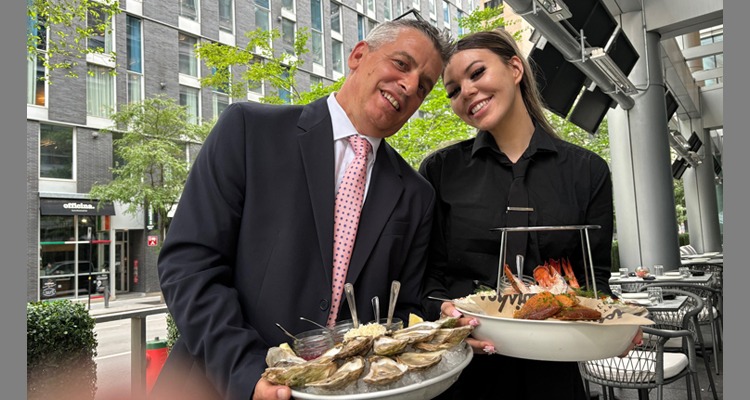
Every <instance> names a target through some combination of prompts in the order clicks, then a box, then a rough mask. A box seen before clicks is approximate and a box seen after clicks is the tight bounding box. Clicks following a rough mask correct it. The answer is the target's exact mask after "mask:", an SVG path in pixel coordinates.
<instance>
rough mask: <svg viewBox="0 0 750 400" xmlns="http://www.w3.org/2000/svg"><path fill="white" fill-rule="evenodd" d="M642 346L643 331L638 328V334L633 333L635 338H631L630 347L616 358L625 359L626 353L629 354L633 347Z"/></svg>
mask: <svg viewBox="0 0 750 400" xmlns="http://www.w3.org/2000/svg"><path fill="white" fill-rule="evenodd" d="M642 344H643V329H641V328H638V332H636V333H635V336H633V340H631V341H630V346H628V349H627V350H625V352H623V353H622V354H620V355H619V356H618V357H627V355H628V353H630V350H633V349H634V348H635V346H640V345H642Z"/></svg>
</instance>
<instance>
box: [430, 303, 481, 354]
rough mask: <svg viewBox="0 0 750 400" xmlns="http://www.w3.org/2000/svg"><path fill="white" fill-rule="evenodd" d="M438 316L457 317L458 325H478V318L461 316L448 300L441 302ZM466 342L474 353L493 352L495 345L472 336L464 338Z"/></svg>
mask: <svg viewBox="0 0 750 400" xmlns="http://www.w3.org/2000/svg"><path fill="white" fill-rule="evenodd" d="M440 316H441V318H442V317H448V316H450V317H455V318H458V325H459V326H463V325H471V326H473V327H477V326H479V320H478V319H476V318H469V317H463V314H461V311H458V310H457V309H456V307H455V306H453V303H451V302H450V301H446V302H443V304H442V305H440ZM466 344H468V345H469V346H471V348H472V350H474V353H475V354H495V345H494V344H493V343H492V342H489V341H486V340H479V339H474V338H473V337H471V336H470V337H467V338H466Z"/></svg>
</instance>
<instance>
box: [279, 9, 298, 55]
mask: <svg viewBox="0 0 750 400" xmlns="http://www.w3.org/2000/svg"><path fill="white" fill-rule="evenodd" d="M295 25H296V23H295V22H294V21H292V20H290V19H287V18H281V43H282V45H283V49H284V52H285V53H287V54H289V55H290V56H294V31H295V29H296V26H295Z"/></svg>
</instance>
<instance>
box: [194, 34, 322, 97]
mask: <svg viewBox="0 0 750 400" xmlns="http://www.w3.org/2000/svg"><path fill="white" fill-rule="evenodd" d="M245 36H246V37H247V38H248V40H249V41H248V44H247V46H245V48H244V49H241V48H238V47H234V46H227V45H225V44H222V43H204V44H199V45H196V52H197V54H198V57H199V58H200V59H201V60H203V62H204V63H205V64H206V66H207V67H209V68H211V69H212V70H213V73H212V74H211V75H209V76H206V77H203V78H201V85H202V86H204V87H205V86H212V87H218V88H221V89H223V90H225V91H227V93H229V94H230V96H231V97H239V98H242V97H245V95H246V93H247V89H248V82H250V83H252V84H260V83H262V82H268V83H269V84H270V86H271V88H272V90H271V93H270V94H268V95H266V96H264V97H263V98H261V102H263V103H270V104H283V103H285V100H284V99H283V98H282V96H280V91H287V92H289V93H290V97H291V99H290V100H291V102H292V103H295V104H300V101H301V100H302V98H303V95H302V90H301V88H300V87H299V83H298V82H297V78H296V76H297V71H298V70H299V68H300V67H301V66H302V65H303V64H304V63H305V61H304V59H303V55H304V54H306V53H307V52H308V51H309V50H308V49H307V40H308V39H309V37H310V34H309V33H308V30H307V28H305V27H302V28H299V29H298V30H297V33H296V35H295V38H294V45H293V49H290V51H291V52H287V51H285V50H277V51H276V53H275V52H274V48H276V49H284V45H283V44H282V43H281V42H280V41H279V38H280V37H281V33H279V31H278V30H276V29H271V30H269V31H266V30H263V29H261V28H258V29H256V30H254V31H250V32H247V33H245ZM274 42H276V43H275V45H274V46H273V47H272V46H271V44H272V43H274ZM277 53H278V54H279V55H278V56H275V54H277ZM329 93H330V91H329Z"/></svg>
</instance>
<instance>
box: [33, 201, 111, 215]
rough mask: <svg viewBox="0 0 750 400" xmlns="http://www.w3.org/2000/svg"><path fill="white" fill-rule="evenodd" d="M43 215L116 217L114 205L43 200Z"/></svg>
mask: <svg viewBox="0 0 750 400" xmlns="http://www.w3.org/2000/svg"><path fill="white" fill-rule="evenodd" d="M39 209H40V212H41V214H42V215H115V206H114V205H113V204H112V203H107V202H100V201H99V200H81V199H41V204H40V206H39Z"/></svg>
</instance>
